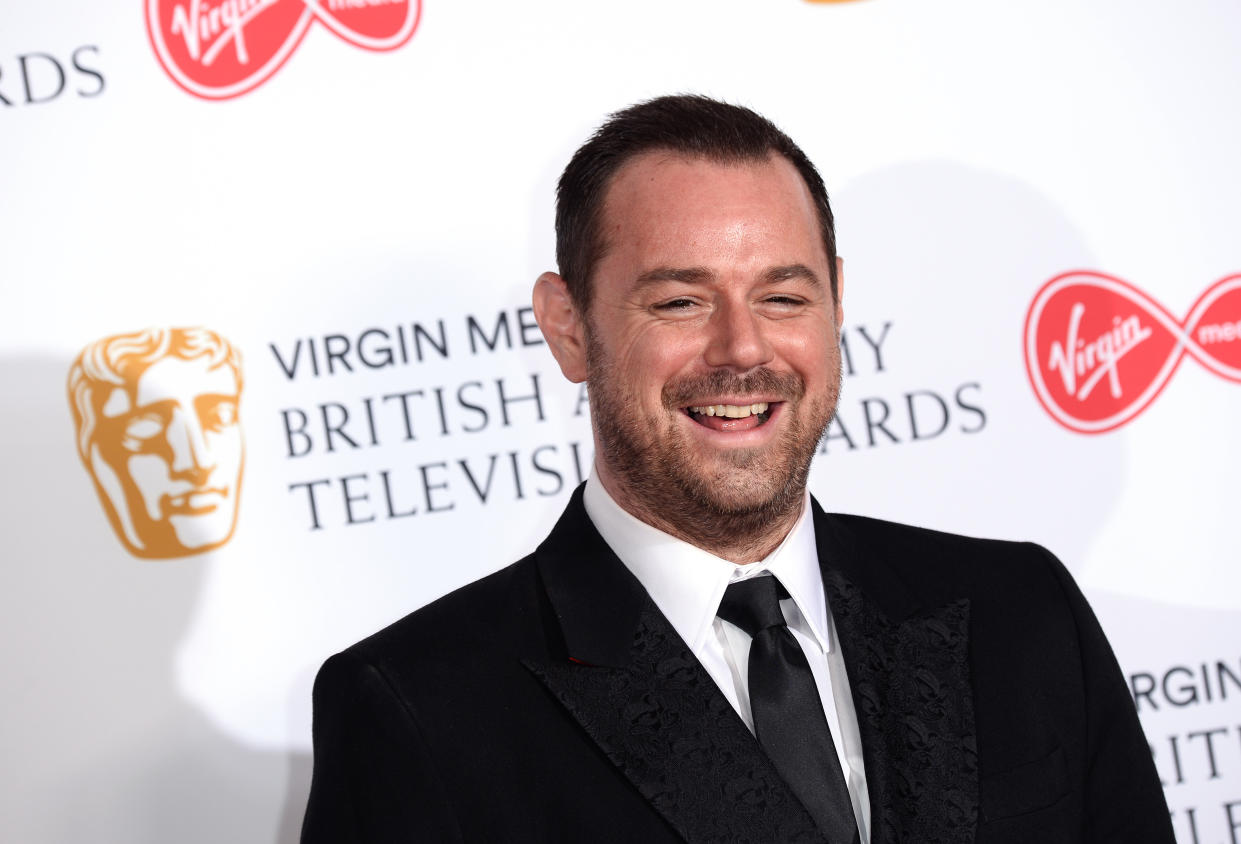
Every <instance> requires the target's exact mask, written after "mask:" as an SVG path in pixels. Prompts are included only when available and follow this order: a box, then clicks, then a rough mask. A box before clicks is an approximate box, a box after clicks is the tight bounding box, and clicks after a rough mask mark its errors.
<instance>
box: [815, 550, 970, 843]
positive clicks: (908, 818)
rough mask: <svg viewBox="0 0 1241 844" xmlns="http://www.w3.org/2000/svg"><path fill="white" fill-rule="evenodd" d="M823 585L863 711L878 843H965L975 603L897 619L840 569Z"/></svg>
mask: <svg viewBox="0 0 1241 844" xmlns="http://www.w3.org/2000/svg"><path fill="white" fill-rule="evenodd" d="M824 586H825V587H826V589H827V599H828V603H829V605H830V606H831V610H832V614H833V617H834V619H835V622H836V628H837V632H838V633H839V634H840V639H841V649H842V652H843V655H844V659H845V664H846V666H847V669H848V672H849V683H850V686H851V689H852V692H853V700H854V704H855V706H856V708H857V715H858V727H859V729H860V731H861V736H862V752H863V758H864V760H865V765H866V784H867V788H868V790H869V792H870V804H871V844H897V842H908V843H910V844H912V842H927V841H934V842H936V843H937V844H968V842H972V841H973V840H974V832H975V829H976V826H977V819H978V752H977V746H976V739H975V732H974V709H973V699H972V687H971V685H970V677H969V662H968V650H967V644H968V629H969V602H968V601H967V600H964V599H962V600H958V601H953V602H951V603H949V604H946V605H944V606H941V607H937V608H934V609H931V610H923V611H919V612H916V613H913V614H911V615H910V616H908V617H907V618H905V619H904V620H902V621H900V622H892V621H890V620H889V619H888V618H887V617H886V616H885V615H884V614H883V612H882V611H881V610H880V609H879V608H878V607H877V606H874V605H873V604H872V603H871V602H868V601H867V599H866V595H865V594H864V593H863V591H862V590H861V589H859V588H858V587H857V586H855V585H854V584H853V583H852V582H851V581H850V580H848V579H847V578H846V577H845V576H844V575H842V574H841V573H840V572H838V571H836V570H828V571H825V572H824Z"/></svg>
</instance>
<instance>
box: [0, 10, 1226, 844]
mask: <svg viewBox="0 0 1241 844" xmlns="http://www.w3.org/2000/svg"><path fill="white" fill-rule="evenodd" d="M1239 43H1241V8H1239V7H1237V6H1236V5H1235V4H1232V3H1221V2H1215V3H1211V2H1202V3H1190V4H1170V3H1154V2H1150V3H1145V2H1142V3H1133V2H1122V0H1103V1H1102V2H1095V3H1089V4H1083V3H1078V2H1072V0H1053V1H1052V2H1037V3H1036V2H1028V1H1027V2H1018V3H1003V4H999V3H989V2H983V1H982V0H857V2H808V0H765V2H763V3H754V2H742V0H709V2H708V0H685V2H678V3H668V2H657V1H656V0H635V2H628V3H623V4H615V3H612V4H599V3H582V2H576V0H544V2H536V3H511V2H501V0H476V1H475V2H462V0H422V2H419V0H124V2H122V0H114V2H106V3H88V2H85V0H54V2H47V3H43V4H17V3H10V4H8V5H7V6H6V7H5V8H4V9H3V11H0V149H2V150H3V161H4V166H3V167H2V168H0V232H2V234H0V243H2V248H0V285H2V286H3V300H2V304H0V394H2V395H3V396H4V401H3V406H4V412H3V413H0V454H2V455H3V461H2V463H0V465H2V466H3V469H4V477H5V482H4V483H3V484H2V485H0V537H2V539H0V557H2V558H3V562H2V564H0V671H2V672H3V676H4V694H3V696H2V697H0V753H2V754H3V757H4V759H5V764H4V765H3V766H2V767H0V771H2V773H0V825H2V826H3V828H4V830H5V832H4V838H5V840H7V841H20V842H30V843H31V844H43V842H81V841H90V842H105V843H106V844H112V842H115V844H122V843H123V844H166V842H170V841H175V842H219V841H230V842H268V843H269V844H289V842H293V841H295V840H296V837H297V833H298V829H299V826H300V820H301V812H302V809H303V806H304V803H305V798H306V793H307V788H308V784H309V778H310V769H311V759H310V687H311V683H312V681H313V677H314V674H315V671H316V670H317V668H318V666H319V665H320V663H321V662H322V661H323V660H324V659H325V658H326V657H327V656H328V655H329V654H331V653H334V652H335V651H337V650H339V649H341V648H343V647H345V646H347V645H348V644H350V643H352V642H353V641H355V640H357V639H358V638H361V637H362V636H364V635H366V634H368V633H370V632H372V631H374V630H376V629H378V628H379V627H381V626H383V625H385V624H387V623H389V622H391V621H393V620H395V619H397V618H399V617H400V616H402V615H404V614H406V613H408V612H410V611H412V610H413V609H415V608H417V607H419V606H421V605H422V604H424V603H426V602H428V601H430V600H432V599H433V598H435V597H437V596H439V595H441V594H443V593H445V592H447V591H449V590H451V589H453V588H456V587H457V586H460V585H462V584H464V583H467V582H469V581H471V580H474V579H476V578H478V577H480V576H482V575H484V574H487V573H489V572H491V571H494V570H496V569H498V568H500V567H501V566H503V565H506V564H507V563H509V562H511V561H513V560H515V559H517V558H518V557H520V556H522V555H523V554H524V553H526V552H527V551H528V550H530V549H531V548H533V547H534V546H535V545H536V544H537V543H538V542H539V541H540V539H541V537H542V536H543V534H544V533H545V532H546V531H547V529H548V528H549V527H550V525H551V524H552V523H553V522H554V520H555V518H556V516H557V514H558V512H559V510H560V508H561V507H562V506H563V505H564V503H565V502H566V500H567V498H568V496H569V493H570V491H571V490H572V489H573V487H574V486H576V485H577V484H578V483H579V482H580V481H581V480H582V479H583V478H584V477H585V476H586V474H587V473H588V471H589V467H590V465H591V460H592V445H591V438H590V430H589V421H588V419H589V414H588V405H587V397H586V395H585V393H584V392H583V391H582V390H581V389H580V388H579V387H578V386H576V385H572V384H569V383H567V382H565V381H564V380H563V378H562V377H561V376H560V374H559V371H558V370H557V368H556V366H555V364H554V363H553V361H552V358H551V356H550V354H549V353H548V350H547V347H546V345H545V343H544V341H543V338H542V336H541V334H540V332H539V330H538V327H537V325H535V323H534V319H533V314H532V311H531V309H530V305H529V290H530V287H531V284H532V283H533V281H534V279H535V277H536V276H537V275H538V273H539V272H541V271H543V270H546V269H552V268H554V259H553V235H552V213H553V190H554V186H555V180H556V178H557V177H558V175H559V172H560V169H561V167H563V165H564V163H565V162H566V161H567V159H568V156H569V155H570V154H571V152H572V151H573V149H575V148H576V146H577V145H578V144H579V143H581V142H582V141H583V140H584V139H585V137H586V136H587V134H588V133H589V132H590V131H591V129H592V128H593V127H594V126H595V125H597V124H598V123H599V122H600V121H601V120H602V118H603V117H604V116H605V115H606V114H607V113H608V112H610V111H613V110H615V109H618V108H621V107H623V106H625V105H628V104H630V103H633V102H635V101H638V100H641V99H645V98H648V97H651V96H655V95H658V94H663V93H670V92H679V91H692V92H701V93H706V94H709V95H713V96H716V97H720V98H723V99H727V100H730V101H734V102H740V103H744V104H746V105H750V106H752V107H754V108H755V109H757V110H759V111H761V112H762V113H764V114H766V115H767V116H769V117H771V118H772V119H773V120H775V121H776V122H777V123H778V124H780V125H781V126H782V127H783V128H784V129H786V131H788V132H789V133H790V134H791V135H792V136H793V137H794V138H795V139H796V140H797V141H798V142H799V143H800V144H801V145H802V147H803V148H804V149H805V150H806V151H807V152H808V154H809V155H810V156H811V158H812V159H814V160H815V161H816V162H817V163H818V165H819V167H820V168H821V170H822V172H823V174H824V177H825V179H826V181H827V183H828V186H829V190H830V191H831V194H832V200H833V203H834V205H835V208H836V213H837V218H838V221H839V241H840V247H841V253H842V255H843V256H844V259H845V277H846V284H845V298H844V304H845V316H846V321H845V326H844V331H843V337H842V347H843V352H844V355H843V358H844V369H845V384H844V390H843V395H842V398H841V404H840V410H839V415H838V417H837V419H836V420H835V422H833V424H832V426H831V427H830V429H829V430H828V433H827V436H826V438H825V439H824V441H823V443H822V447H821V449H820V450H821V454H820V456H819V457H818V459H817V461H816V464H815V467H814V469H813V471H812V478H811V484H812V489H813V492H814V493H815V495H816V496H818V498H819V499H820V500H821V501H822V502H823V503H824V505H825V506H826V507H827V508H828V509H829V510H838V511H845V512H857V513H863V514H868V515H872V516H877V517H881V518H888V519H895V520H900V521H906V522H912V523H915V524H920V525H926V526H931V527H937V528H941V529H944V530H951V531H956V532H962V533H968V534H973V535H985V536H995V537H1003V538H1009V539H1029V540H1035V541H1038V542H1041V543H1043V544H1045V545H1047V546H1048V547H1049V548H1051V549H1052V550H1053V551H1055V552H1056V553H1057V554H1058V555H1059V556H1060V557H1061V558H1062V559H1063V560H1064V561H1065V563H1066V564H1067V565H1068V567H1069V568H1070V569H1071V570H1072V572H1073V573H1074V575H1075V577H1076V578H1077V579H1078V581H1079V582H1080V583H1081V584H1082V586H1083V588H1084V590H1085V591H1086V593H1087V595H1088V597H1089V598H1090V599H1091V602H1092V604H1093V605H1094V607H1095V609H1096V612H1097V613H1098V615H1099V617H1100V619H1101V621H1102V622H1103V625H1104V627H1105V629H1106V630H1107V631H1108V633H1109V635H1110V637H1111V639H1112V642H1113V644H1114V646H1115V649H1116V651H1117V654H1118V656H1119V658H1120V661H1121V665H1122V668H1123V670H1124V672H1125V674H1126V677H1127V679H1128V682H1129V684H1130V687H1131V690H1132V693H1133V696H1134V701H1135V705H1136V706H1137V708H1138V711H1139V713H1140V715H1141V718H1142V722H1143V725H1144V726H1145V729H1146V732H1147V735H1148V737H1149V740H1150V745H1151V750H1152V752H1153V753H1154V757H1155V762H1156V765H1157V767H1158V769H1159V772H1160V775H1161V777H1162V779H1163V782H1164V785H1165V788H1166V793H1167V796H1168V801H1169V804H1170V808H1171V809H1172V812H1173V823H1174V826H1175V828H1176V831H1177V835H1178V838H1179V840H1180V841H1181V842H1183V844H1228V843H1229V842H1231V844H1236V842H1238V841H1241V566H1238V557H1239V550H1238V549H1239V545H1238V537H1239V536H1241V533H1239V531H1238V519H1239V514H1241V484H1239V483H1238V472H1239V467H1241V436H1239V430H1241V240H1239V239H1238V237H1237V232H1238V231H1239V230H1241V206H1239V205H1238V203H1237V201H1236V200H1237V197H1238V195H1239V193H1241V191H1239V189H1241V156H1238V155H1237V152H1236V143H1237V138H1238V137H1241V112H1239V111H1238V110H1237V109H1236V108H1233V107H1231V106H1230V103H1232V102H1233V100H1234V99H1235V92H1236V90H1237V87H1238V85H1239V84H1241V51H1239V50H1238V49H1237V45H1238V44H1239Z"/></svg>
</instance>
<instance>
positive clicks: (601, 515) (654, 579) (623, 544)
mask: <svg viewBox="0 0 1241 844" xmlns="http://www.w3.org/2000/svg"><path fill="white" fill-rule="evenodd" d="M582 502H583V504H584V505H585V507H586V513H587V515H588V516H590V520H591V521H592V522H593V523H594V525H595V528H596V529H597V530H598V531H599V534H600V535H601V536H602V537H603V540H604V541H605V542H607V544H608V546H609V547H611V549H612V550H613V551H614V552H615V553H616V556H617V557H619V558H620V561H621V562H622V563H624V564H625V567H626V568H628V569H629V571H630V572H632V573H633V575H634V577H636V578H637V579H638V581H639V582H640V583H641V584H642V586H643V587H644V588H645V589H646V591H647V594H649V595H650V596H651V600H652V601H654V602H655V606H657V607H658V608H659V611H660V612H662V613H663V614H664V617H665V618H667V619H668V621H669V623H671V624H672V627H673V629H675V630H676V631H677V633H678V634H679V635H680V636H681V638H682V639H684V640H685V643H686V644H687V645H689V647H690V650H692V651H693V652H694V653H695V654H697V653H699V652H700V651H701V649H702V647H703V646H704V645H705V643H706V640H707V637H708V636H709V635H710V634H711V630H712V624H713V622H714V621H715V613H716V610H718V609H719V606H720V600H721V599H722V598H723V597H724V590H725V589H726V588H728V584H729V583H731V582H733V581H734V580H743V579H745V578H748V577H753V576H755V575H757V574H760V573H762V572H764V571H767V572H771V573H772V574H773V575H775V576H776V577H777V578H779V579H780V583H781V584H783V585H784V588H785V589H786V590H788V593H789V597H791V598H792V599H793V602H794V603H795V604H796V605H797V609H798V612H799V613H800V614H801V617H802V619H803V620H804V622H805V629H803V631H802V632H804V633H807V634H809V635H811V636H813V637H814V639H815V640H816V641H817V643H818V645H819V647H820V648H821V649H822V650H823V651H824V652H827V651H828V650H829V649H830V643H831V640H830V638H829V636H828V632H827V631H828V625H827V601H826V599H825V598H824V596H823V578H822V575H821V574H820V570H819V557H818V552H817V549H816V546H815V539H814V519H813V518H811V514H810V494H809V493H806V499H805V501H803V502H802V510H801V515H800V516H799V517H798V519H797V522H796V523H795V524H794V525H793V528H792V530H790V531H789V533H788V535H787V536H786V537H785V538H784V541H783V542H781V543H780V545H779V546H778V547H777V548H776V549H775V550H774V551H772V552H771V553H770V554H769V555H768V556H767V557H766V559H764V560H762V561H760V562H757V563H751V564H749V565H738V564H736V563H732V562H729V561H728V560H725V559H722V558H720V557H717V556H715V555H714V554H711V553H710V552H708V551H704V550H703V549H701V548H698V547H697V546H694V545H691V544H689V543H688V542H685V541H683V540H680V539H677V538H676V537H674V536H670V535H669V534H666V533H664V532H663V531H661V530H659V529H658V528H655V527H652V526H651V525H648V524H647V523H646V522H644V521H642V520H641V519H638V518H637V517H635V516H633V515H632V514H630V513H629V512H628V511H627V510H625V509H624V508H623V507H621V506H620V505H619V504H617V503H616V501H615V499H613V498H612V496H611V495H610V494H609V493H608V491H607V490H606V489H604V487H603V484H602V483H601V482H600V481H599V478H598V476H597V475H596V473H595V471H594V467H591V473H590V478H589V479H588V480H587V481H586V489H585V491H584V493H583V498H582Z"/></svg>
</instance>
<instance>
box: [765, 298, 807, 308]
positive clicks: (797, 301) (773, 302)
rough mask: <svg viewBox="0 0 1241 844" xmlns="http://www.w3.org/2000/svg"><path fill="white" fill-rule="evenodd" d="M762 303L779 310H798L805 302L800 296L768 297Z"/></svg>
mask: <svg viewBox="0 0 1241 844" xmlns="http://www.w3.org/2000/svg"><path fill="white" fill-rule="evenodd" d="M763 301H764V302H765V303H766V304H768V305H770V306H773V307H776V308H780V309H790V308H800V307H801V306H802V305H803V304H805V300H804V299H802V298H801V297H800V296H784V295H776V296H768V297H767V298H766V299H764V300H763Z"/></svg>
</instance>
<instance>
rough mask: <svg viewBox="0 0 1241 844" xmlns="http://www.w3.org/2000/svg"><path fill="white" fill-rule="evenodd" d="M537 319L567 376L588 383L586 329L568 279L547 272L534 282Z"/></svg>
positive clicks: (573, 380)
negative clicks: (568, 285) (567, 284)
mask: <svg viewBox="0 0 1241 844" xmlns="http://www.w3.org/2000/svg"><path fill="white" fill-rule="evenodd" d="M532 299H533V303H534V318H535V319H536V320H537V321H538V323H539V328H540V330H542V332H543V338H544V339H545V340H547V345H548V346H550V347H551V350H552V356H553V357H555V358H556V363H558V364H560V371H561V372H563V373H564V377H565V378H568V379H569V380H570V381H572V382H573V383H575V384H580V383H581V382H582V381H585V380H586V326H585V325H584V324H583V321H582V318H581V317H580V316H579V315H578V312H577V308H576V306H574V304H573V298H572V297H571V296H570V295H569V288H568V287H567V286H566V285H565V283H564V279H563V278H561V277H560V276H559V275H557V274H556V273H550V272H548V273H543V274H542V275H541V276H539V278H538V280H537V281H535V282H534V294H533V296H532Z"/></svg>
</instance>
